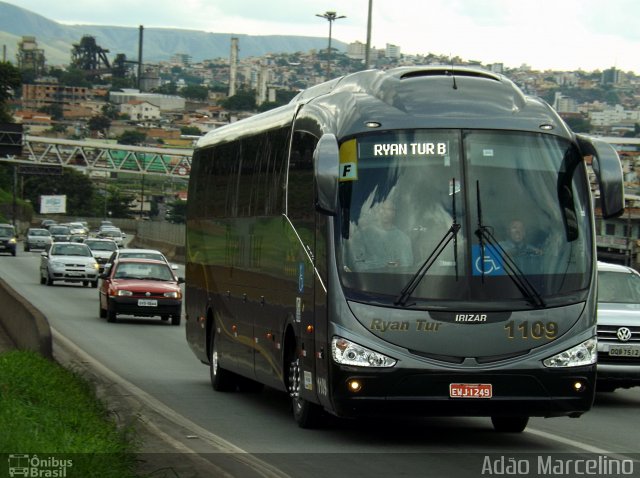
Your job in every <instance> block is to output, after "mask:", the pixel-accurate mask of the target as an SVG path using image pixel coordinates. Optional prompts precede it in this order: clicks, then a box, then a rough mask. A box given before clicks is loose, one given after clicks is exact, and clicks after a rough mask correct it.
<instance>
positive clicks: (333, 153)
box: [313, 134, 340, 216]
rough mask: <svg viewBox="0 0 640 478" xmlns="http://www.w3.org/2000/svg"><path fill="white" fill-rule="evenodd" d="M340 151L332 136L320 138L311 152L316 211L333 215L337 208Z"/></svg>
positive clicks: (327, 135)
mask: <svg viewBox="0 0 640 478" xmlns="http://www.w3.org/2000/svg"><path fill="white" fill-rule="evenodd" d="M339 167H340V149H339V147H338V140H337V139H336V137H335V136H334V135H333V134H325V135H323V136H322V138H320V141H318V144H317V146H316V149H315V151H314V152H313V168H314V171H313V172H314V176H315V183H316V209H318V210H319V211H320V212H324V213H325V214H329V215H332V216H333V215H335V214H336V210H337V208H338V170H339Z"/></svg>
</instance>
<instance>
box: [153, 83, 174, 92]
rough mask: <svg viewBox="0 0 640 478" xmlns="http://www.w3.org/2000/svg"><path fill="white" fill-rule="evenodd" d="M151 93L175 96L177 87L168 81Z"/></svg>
mask: <svg viewBox="0 0 640 478" xmlns="http://www.w3.org/2000/svg"><path fill="white" fill-rule="evenodd" d="M153 91H154V92H156V93H160V94H162V95H175V94H176V93H177V92H178V86H177V85H176V84H175V83H174V82H173V81H170V82H169V83H165V84H164V85H161V86H159V87H157V88H154V90H153Z"/></svg>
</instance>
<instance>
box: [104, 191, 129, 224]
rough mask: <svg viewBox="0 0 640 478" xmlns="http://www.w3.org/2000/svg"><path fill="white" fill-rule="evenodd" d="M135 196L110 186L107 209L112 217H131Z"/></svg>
mask: <svg viewBox="0 0 640 478" xmlns="http://www.w3.org/2000/svg"><path fill="white" fill-rule="evenodd" d="M134 199H135V198H134V196H133V195H132V194H126V193H124V192H122V191H121V190H120V189H118V188H116V187H110V188H109V194H108V196H107V211H108V212H109V214H110V216H111V217H119V218H131V217H133V215H132V213H131V211H132V209H131V208H132V207H133V201H134Z"/></svg>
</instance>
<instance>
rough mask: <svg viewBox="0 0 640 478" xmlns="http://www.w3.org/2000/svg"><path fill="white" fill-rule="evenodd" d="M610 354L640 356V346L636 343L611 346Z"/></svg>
mask: <svg viewBox="0 0 640 478" xmlns="http://www.w3.org/2000/svg"><path fill="white" fill-rule="evenodd" d="M609 355H612V356H615V357H640V347H636V346H634V345H624V346H611V347H609Z"/></svg>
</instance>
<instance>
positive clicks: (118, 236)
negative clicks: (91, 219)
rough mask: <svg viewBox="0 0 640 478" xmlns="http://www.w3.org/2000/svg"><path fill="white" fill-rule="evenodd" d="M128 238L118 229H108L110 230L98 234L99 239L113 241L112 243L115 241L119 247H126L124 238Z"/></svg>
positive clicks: (103, 230)
mask: <svg viewBox="0 0 640 478" xmlns="http://www.w3.org/2000/svg"><path fill="white" fill-rule="evenodd" d="M125 236H126V234H123V233H122V231H121V230H120V229H118V228H115V227H114V228H108V229H102V230H101V231H100V232H99V233H98V234H97V237H99V238H101V239H111V240H112V241H114V242H115V243H116V244H117V245H118V247H122V246H123V245H124V237H125Z"/></svg>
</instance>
